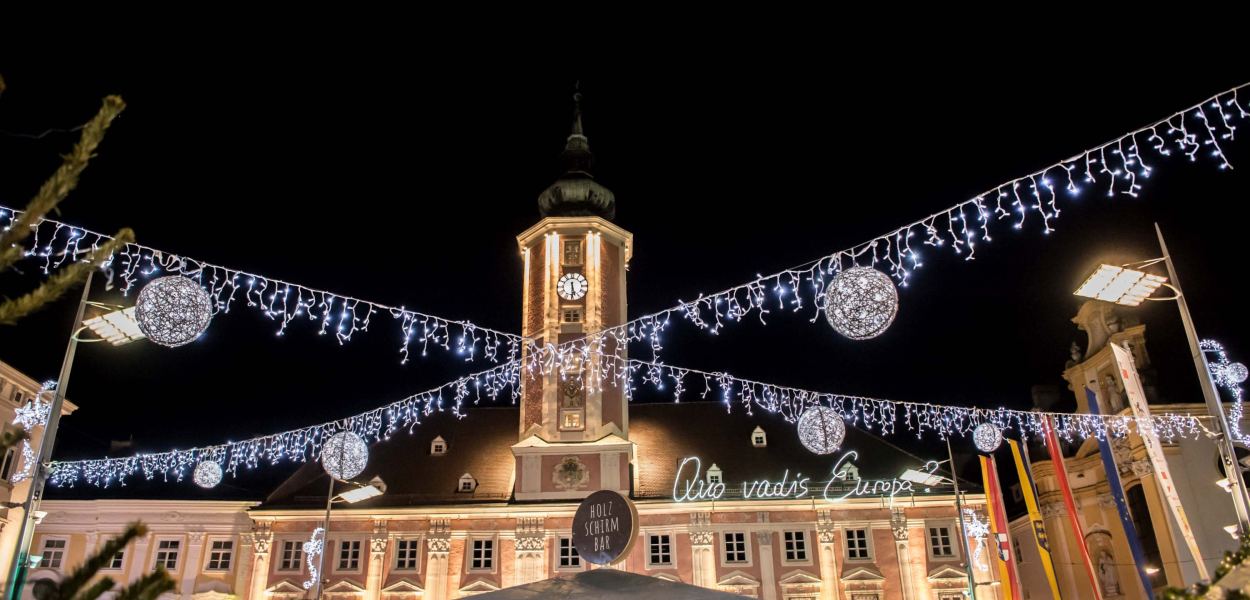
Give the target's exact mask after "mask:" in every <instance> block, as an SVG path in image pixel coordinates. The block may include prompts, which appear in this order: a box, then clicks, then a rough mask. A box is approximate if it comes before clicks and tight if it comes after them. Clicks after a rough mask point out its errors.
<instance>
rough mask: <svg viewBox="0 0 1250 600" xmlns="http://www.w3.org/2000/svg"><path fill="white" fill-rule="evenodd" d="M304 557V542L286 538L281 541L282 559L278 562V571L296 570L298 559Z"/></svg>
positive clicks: (298, 566) (298, 565)
mask: <svg viewBox="0 0 1250 600" xmlns="http://www.w3.org/2000/svg"><path fill="white" fill-rule="evenodd" d="M303 559H304V542H300V541H296V540H286V541H284V542H282V560H281V561H279V563H278V570H279V571H298V570H300V564H299V563H300V561H301V560H303Z"/></svg>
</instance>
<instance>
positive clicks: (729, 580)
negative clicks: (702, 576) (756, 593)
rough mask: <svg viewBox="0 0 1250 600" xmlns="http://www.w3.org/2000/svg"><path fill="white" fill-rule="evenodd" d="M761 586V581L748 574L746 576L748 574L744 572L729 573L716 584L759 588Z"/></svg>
mask: <svg viewBox="0 0 1250 600" xmlns="http://www.w3.org/2000/svg"><path fill="white" fill-rule="evenodd" d="M759 584H760V582H759V580H758V579H756V578H754V577H751V576H750V575H748V574H746V573H744V572H742V571H730V572H728V573H725V576H724V577H722V578H721V579H720V581H717V582H716V585H754V586H758V585H759Z"/></svg>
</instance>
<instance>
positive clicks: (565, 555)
mask: <svg viewBox="0 0 1250 600" xmlns="http://www.w3.org/2000/svg"><path fill="white" fill-rule="evenodd" d="M580 566H582V556H581V555H580V554H578V553H577V547H576V546H574V545H573V538H566V537H562V538H560V568H561V569H569V568H573V567H580Z"/></svg>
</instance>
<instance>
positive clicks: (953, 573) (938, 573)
mask: <svg viewBox="0 0 1250 600" xmlns="http://www.w3.org/2000/svg"><path fill="white" fill-rule="evenodd" d="M967 578H968V573H967V572H966V571H964V570H963V569H960V568H957V567H953V566H951V565H942V566H939V567H937V568H935V569H933V570H932V571H929V581H938V580H945V579H960V580H965V579H967Z"/></svg>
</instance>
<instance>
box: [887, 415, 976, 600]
mask: <svg viewBox="0 0 1250 600" xmlns="http://www.w3.org/2000/svg"><path fill="white" fill-rule="evenodd" d="M946 458H947V459H946V460H944V461H940V462H939V461H931V462H929V463H928V464H926V465H925V470H924V471H918V470H916V469H907V470H905V471H903V474H902V475H900V476H899V479H902V480H903V481H910V482H912V483H916V484H920V485H923V486H926V487H927V486H934V485H938V484H941V483H947V482H949V483H950V484H951V485H952V486H954V488H955V512H956V513H957V514H956V519H957V521H956V522H957V523H959V537H960V539H962V540H963V543H962V544H960V546H961V547H962V548H963V550H964V561H965V564H967V567H968V568H967V574H968V590H967V592H966V593H967V595H968V597H973V596H974V595H975V594H976V579H975V578H974V577H973V575H972V547H971V546H970V545H968V532H967V529H965V527H964V503H963V497H962V496H961V494H960V491H959V474H957V473H956V472H955V453H954V452H953V451H952V450H951V440H950V436H947V437H946ZM942 463H949V464H950V472H951V476H950V478H949V479H948V478H946V477H943V476H941V475H938V474H937V473H935V472H934V471H936V470H937V468H938V467H940V466H942Z"/></svg>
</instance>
